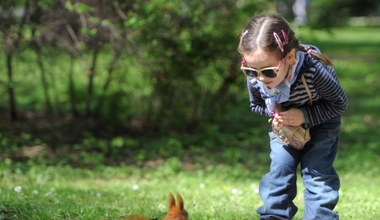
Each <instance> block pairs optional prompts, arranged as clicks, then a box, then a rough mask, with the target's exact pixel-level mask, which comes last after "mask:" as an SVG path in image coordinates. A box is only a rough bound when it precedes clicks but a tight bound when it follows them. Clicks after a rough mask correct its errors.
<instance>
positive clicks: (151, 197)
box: [0, 158, 380, 220]
mask: <svg viewBox="0 0 380 220" xmlns="http://www.w3.org/2000/svg"><path fill="white" fill-rule="evenodd" d="M350 160H351V159H350ZM352 160H353V161H355V158H352ZM372 163H373V161H372ZM12 167H13V166H12V165H9V166H7V167H4V166H3V168H5V169H3V170H4V171H3V173H2V181H1V184H0V186H1V187H0V188H1V195H2V196H1V198H0V204H2V205H1V206H0V213H5V214H6V215H8V217H12V216H13V219H117V218H119V217H121V216H126V215H130V214H144V215H147V216H151V217H154V216H158V217H159V216H163V215H164V214H165V212H166V208H167V194H168V192H179V193H181V194H182V195H183V197H184V199H185V206H186V209H187V210H188V211H189V213H190V215H191V217H192V218H191V219H226V220H231V219H256V214H255V210H256V209H257V208H258V207H259V205H260V204H261V201H260V199H259V197H258V185H259V179H257V178H252V176H250V175H249V174H248V173H247V172H246V171H245V170H242V167H224V166H215V167H209V168H208V171H207V169H206V170H191V171H190V170H184V169H180V170H178V168H177V167H175V168H172V167H168V166H167V165H161V166H160V167H157V168H155V169H144V170H143V172H141V170H138V169H132V168H127V167H118V168H113V167H102V168H100V167H99V168H98V169H97V170H94V171H92V174H91V175H87V174H88V173H89V171H88V170H86V169H78V168H77V169H75V168H70V167H49V166H33V169H30V170H28V169H26V170H24V171H22V172H18V171H17V169H16V170H14V168H12ZM364 168H365V171H363V172H362V173H356V172H350V171H349V170H347V171H344V172H340V175H341V181H342V188H341V201H340V203H339V205H338V207H337V211H339V212H340V214H341V218H342V219H363V218H364V219H376V218H375V217H376V216H377V215H378V213H377V211H378V208H379V207H380V201H379V199H378V197H377V196H376V195H378V194H379V193H380V190H379V188H378V184H379V183H380V178H379V176H376V175H374V174H375V173H376V172H378V171H379V168H377V167H373V168H372V169H371V168H370V167H367V166H366V167H364ZM231 171H233V172H235V173H238V174H241V177H240V178H234V177H229V176H228V173H229V172H231ZM165 173H166V174H165ZM41 179H44V180H42V181H41ZM298 185H299V190H298V196H297V198H296V200H295V203H296V205H298V206H299V208H300V211H299V213H298V215H297V217H296V218H295V219H302V217H301V215H302V210H303V207H302V206H303V197H302V190H303V187H302V182H301V179H300V178H299V180H298ZM3 215H4V214H3Z"/></svg>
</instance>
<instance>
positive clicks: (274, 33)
mask: <svg viewBox="0 0 380 220" xmlns="http://www.w3.org/2000/svg"><path fill="white" fill-rule="evenodd" d="M273 36H274V39H275V40H276V42H277V45H278V47H279V48H280V50H281V52H284V45H283V44H282V41H281V39H280V37H279V36H278V34H277V33H276V32H273Z"/></svg>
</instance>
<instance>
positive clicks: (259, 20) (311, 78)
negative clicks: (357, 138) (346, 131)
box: [238, 15, 347, 220]
mask: <svg viewBox="0 0 380 220" xmlns="http://www.w3.org/2000/svg"><path fill="white" fill-rule="evenodd" d="M238 51H239V53H240V54H241V55H242V57H243V59H242V66H241V69H242V71H243V72H244V73H245V75H246V77H247V86H248V94H249V102H250V108H251V110H252V111H254V112H256V113H259V114H261V115H266V116H268V117H271V118H273V123H274V124H275V125H277V126H280V127H281V126H300V125H301V126H302V127H304V128H309V131H310V136H311V139H310V141H309V142H307V143H306V145H305V146H304V148H302V149H300V150H298V149H296V148H294V147H292V146H290V145H287V144H283V142H282V141H281V140H279V139H278V138H277V137H276V136H275V135H274V134H273V132H272V130H271V129H270V131H269V137H270V147H271V152H270V158H271V164H270V171H269V173H267V174H266V175H265V176H264V177H263V179H262V181H261V183H260V189H259V193H260V197H261V198H262V200H263V202H264V204H263V205H262V206H261V207H260V208H259V209H258V210H257V213H258V214H259V215H260V219H268V220H269V219H292V218H293V217H294V215H295V214H296V212H297V207H296V206H295V204H294V203H293V200H294V198H295V196H296V193H297V186H296V176H297V174H296V171H297V167H298V165H299V164H300V166H301V176H302V180H303V184H304V186H305V191H304V201H305V207H304V219H305V220H312V219H319V220H330V219H338V218H339V216H338V213H337V212H335V211H333V209H334V207H335V206H336V204H337V202H338V198H339V187H340V181H339V177H338V174H337V173H336V171H335V169H334V167H333V162H334V160H335V156H336V153H337V147H338V136H339V131H340V119H341V114H342V112H343V111H344V110H345V109H346V108H347V97H346V95H345V93H344V91H343V89H342V87H341V85H340V84H339V82H338V79H337V76H336V73H335V71H334V69H333V68H332V67H331V62H330V60H329V59H328V58H327V57H326V56H324V55H322V54H321V53H320V51H319V50H318V48H316V47H314V46H311V45H301V44H300V43H299V41H298V39H297V38H296V36H295V34H294V32H293V30H292V29H291V28H290V27H289V24H288V23H287V22H286V21H285V20H284V19H283V18H281V17H279V16H277V15H268V16H257V17H254V18H252V19H251V20H250V21H249V23H248V25H247V27H246V28H245V29H244V30H243V32H242V34H241V37H240V42H239V46H238ZM303 80H304V81H306V86H307V88H305V84H304V83H303ZM310 103H312V104H310Z"/></svg>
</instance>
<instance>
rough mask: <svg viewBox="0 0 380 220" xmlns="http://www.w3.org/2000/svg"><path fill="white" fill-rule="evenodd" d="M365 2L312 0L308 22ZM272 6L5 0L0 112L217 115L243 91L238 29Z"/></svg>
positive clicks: (202, 118)
mask: <svg viewBox="0 0 380 220" xmlns="http://www.w3.org/2000/svg"><path fill="white" fill-rule="evenodd" d="M366 2H367V3H368V4H358V1H356V0H355V1H354V0H351V1H333V2H331V1H315V2H314V1H312V2H311V5H310V10H309V11H310V21H311V22H310V24H311V25H314V26H318V27H319V26H321V25H322V26H323V27H325V26H326V25H331V24H338V23H342V22H344V21H345V19H346V18H347V17H348V16H350V15H364V14H376V13H378V11H377V10H378V8H379V7H378V6H379V3H377V2H376V1H373V0H366ZM282 3H283V4H285V5H288V6H289V4H291V2H290V1H282ZM354 6H355V7H356V6H357V7H360V10H359V11H360V12H358V10H354ZM274 7H275V2H274V1H264V0H254V1H245V0H242V1H233V0H224V1H219V0H217V1H215V0H206V1H200V0H194V1H185V0H174V1H165V0H130V1H121V0H113V1H106V0H102V1H95V0H76V1H74V0H72V1H69V0H58V1H53V0H43V1H37V0H19V1H10V0H8V1H2V3H1V4H0V19H1V20H0V33H1V42H0V46H1V48H2V51H3V52H2V54H1V55H0V59H1V60H3V65H2V66H3V67H2V68H0V73H1V74H0V80H1V82H2V85H3V87H2V89H3V92H4V94H6V95H5V96H3V97H1V98H0V109H1V110H2V111H7V113H6V115H8V117H9V118H10V119H11V120H13V121H15V120H17V119H18V114H25V112H33V113H36V114H42V115H44V114H48V115H59V116H60V117H61V116H62V117H63V116H67V115H69V116H70V117H74V118H86V119H91V120H95V121H97V120H100V119H106V120H111V121H112V123H116V124H117V123H118V122H122V123H123V124H126V125H134V126H135V127H138V128H140V129H148V128H149V129H150V130H152V131H158V130H166V129H174V130H183V129H190V128H193V127H196V126H197V125H198V124H200V123H204V122H207V121H215V120H218V119H220V117H222V115H223V114H224V111H225V109H226V106H233V105H234V104H236V103H237V102H238V101H239V94H240V93H241V91H244V88H242V87H241V86H240V85H241V83H242V81H241V80H242V79H241V78H239V77H238V76H239V74H240V73H239V55H238V53H237V52H236V49H235V48H236V44H237V42H238V37H239V34H240V31H241V28H243V27H244V24H245V22H246V21H247V19H248V18H249V17H251V16H252V15H254V14H256V13H260V12H262V11H265V10H272V9H274ZM355 9H356V8H355ZM289 19H290V20H291V19H292V17H291V14H289ZM219 113H223V114H219Z"/></svg>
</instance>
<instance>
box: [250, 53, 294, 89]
mask: <svg viewBox="0 0 380 220" xmlns="http://www.w3.org/2000/svg"><path fill="white" fill-rule="evenodd" d="M289 54H290V53H289ZM289 54H288V55H287V56H286V57H285V58H283V59H282V60H281V59H280V58H279V56H278V55H277V53H276V52H267V51H264V50H262V49H261V48H259V49H258V50H256V51H254V52H250V53H245V54H243V57H244V59H245V61H246V66H247V67H250V68H253V69H256V70H263V69H264V68H271V67H273V69H274V70H276V72H277V76H276V77H274V78H270V77H266V76H265V75H264V74H262V73H260V74H258V76H257V77H256V79H258V80H260V81H261V82H263V83H264V84H265V85H266V86H267V87H268V88H269V89H271V88H274V87H276V86H278V85H279V84H280V83H281V82H282V81H284V79H285V77H286V76H287V74H288V72H289V67H290V65H289V64H288V63H289V62H288V61H289ZM259 72H260V71H259Z"/></svg>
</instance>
